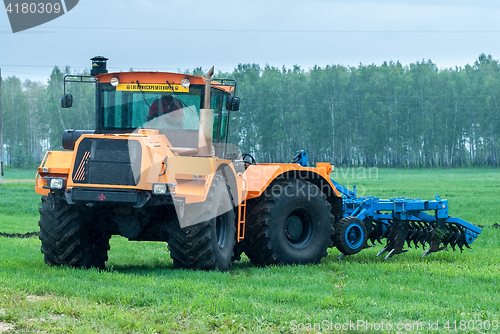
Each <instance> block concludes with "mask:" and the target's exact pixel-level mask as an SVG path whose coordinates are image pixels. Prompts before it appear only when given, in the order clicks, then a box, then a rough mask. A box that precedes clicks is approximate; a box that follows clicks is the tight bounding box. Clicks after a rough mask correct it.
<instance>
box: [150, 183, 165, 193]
mask: <svg viewBox="0 0 500 334" xmlns="http://www.w3.org/2000/svg"><path fill="white" fill-rule="evenodd" d="M166 193H167V185H166V184H165V183H155V184H153V194H155V195H165V194H166Z"/></svg>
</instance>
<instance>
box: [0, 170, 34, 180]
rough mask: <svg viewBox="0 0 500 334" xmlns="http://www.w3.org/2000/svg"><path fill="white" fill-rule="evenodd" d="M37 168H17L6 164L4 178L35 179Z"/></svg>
mask: <svg viewBox="0 0 500 334" xmlns="http://www.w3.org/2000/svg"><path fill="white" fill-rule="evenodd" d="M35 176H36V170H32V169H16V168H11V166H5V168H4V176H3V179H4V180H5V181H13V180H32V181H34V180H35Z"/></svg>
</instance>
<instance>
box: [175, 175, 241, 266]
mask: <svg viewBox="0 0 500 334" xmlns="http://www.w3.org/2000/svg"><path fill="white" fill-rule="evenodd" d="M229 196H230V191H229V188H228V187H227V185H226V182H225V179H224V177H222V176H221V175H215V178H214V180H213V182H212V186H211V187H210V192H209V194H208V196H207V199H206V201H205V202H204V203H203V204H202V205H201V206H197V208H200V207H201V210H206V211H210V208H211V207H214V206H216V207H217V217H214V218H211V219H209V220H206V221H204V222H201V223H199V224H196V225H192V226H188V227H185V228H181V227H180V225H179V224H178V222H175V223H172V224H170V228H169V239H168V246H169V250H170V257H171V258H172V260H173V263H174V267H175V268H186V269H195V270H219V271H226V270H228V268H229V266H230V265H231V263H232V257H233V250H234V243H235V240H236V214H235V212H234V209H230V210H228V211H226V209H227V208H224V207H225V204H224V201H228V200H229V201H231V200H230V197H229ZM231 206H232V201H231ZM186 210H188V209H186ZM192 210H193V209H192ZM224 211H226V212H224ZM186 214H189V212H186ZM197 214H199V213H197Z"/></svg>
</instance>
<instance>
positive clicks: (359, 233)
mask: <svg viewBox="0 0 500 334" xmlns="http://www.w3.org/2000/svg"><path fill="white" fill-rule="evenodd" d="M334 238H335V246H336V247H337V249H338V250H339V251H340V252H342V254H345V255H354V254H356V253H359V252H360V251H361V250H363V248H365V247H366V240H367V239H368V233H367V232H366V227H365V223H363V222H362V221H361V220H359V219H358V218H356V217H352V216H350V217H345V218H342V219H341V220H340V221H339V223H338V224H337V226H336V227H335V235H334Z"/></svg>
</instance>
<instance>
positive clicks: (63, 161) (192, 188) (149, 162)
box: [35, 130, 246, 204]
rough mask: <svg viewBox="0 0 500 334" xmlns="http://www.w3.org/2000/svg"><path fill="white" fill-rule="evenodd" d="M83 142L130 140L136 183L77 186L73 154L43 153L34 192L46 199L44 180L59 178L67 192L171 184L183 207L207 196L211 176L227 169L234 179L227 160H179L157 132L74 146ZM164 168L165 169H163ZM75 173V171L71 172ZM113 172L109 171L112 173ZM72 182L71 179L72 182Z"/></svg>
mask: <svg viewBox="0 0 500 334" xmlns="http://www.w3.org/2000/svg"><path fill="white" fill-rule="evenodd" d="M85 138H94V139H95V138H102V139H113V140H134V141H138V142H139V143H140V144H141V147H142V150H141V151H142V155H141V163H140V166H141V169H140V171H138V172H140V178H139V182H138V184H137V185H135V186H122V185H109V184H81V183H78V182H75V181H76V180H75V179H76V178H78V177H80V176H79V173H80V167H79V166H74V161H75V158H76V152H77V150H76V149H75V150H74V151H49V152H47V154H46V156H45V158H44V160H43V161H42V164H41V166H40V167H38V171H37V176H36V180H37V182H36V189H35V191H36V192H37V193H39V194H41V195H47V194H48V193H49V190H48V189H45V188H44V187H43V186H44V184H43V178H44V177H62V178H65V179H66V180H67V183H66V184H67V188H68V189H71V188H73V187H86V188H109V189H136V190H144V191H151V190H152V188H153V184H154V183H169V184H175V185H176V186H175V189H174V190H175V195H174V197H179V198H183V199H184V200H185V203H186V204H189V203H196V202H203V201H204V200H205V199H206V197H207V194H208V191H209V189H210V185H211V184H212V179H213V177H214V174H215V172H216V171H217V170H219V169H227V168H229V169H230V171H228V172H230V173H232V174H233V175H236V173H235V171H234V167H233V166H232V164H231V161H230V160H225V159H219V158H217V157H199V156H181V155H179V154H178V153H174V152H173V151H172V150H170V148H171V147H172V145H171V144H170V142H169V141H168V139H167V138H166V137H165V136H163V135H159V134H158V130H141V132H140V133H133V134H102V135H84V136H81V137H80V138H79V139H78V141H77V142H76V146H75V147H78V145H79V144H80V143H81V141H82V140H83V139H85ZM166 166H168V167H167V168H166ZM75 169H76V170H75ZM112 172H113V171H109V173H112ZM74 178H75V179H74ZM243 183H244V180H243V175H239V176H237V177H236V185H237V188H238V189H243V188H244V184H243ZM237 194H238V196H237V198H235V201H237V203H238V204H239V203H240V202H242V201H243V200H244V198H245V196H246V192H244V191H238V192H237Z"/></svg>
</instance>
